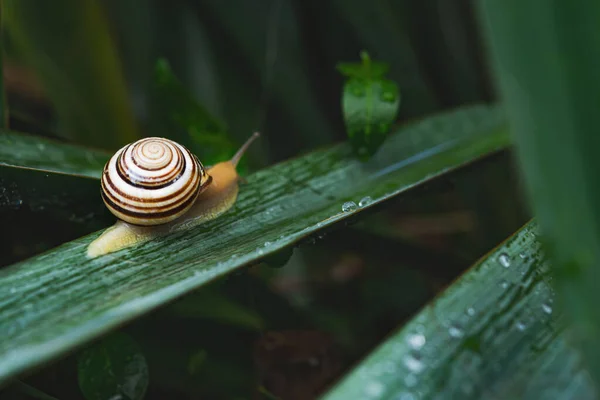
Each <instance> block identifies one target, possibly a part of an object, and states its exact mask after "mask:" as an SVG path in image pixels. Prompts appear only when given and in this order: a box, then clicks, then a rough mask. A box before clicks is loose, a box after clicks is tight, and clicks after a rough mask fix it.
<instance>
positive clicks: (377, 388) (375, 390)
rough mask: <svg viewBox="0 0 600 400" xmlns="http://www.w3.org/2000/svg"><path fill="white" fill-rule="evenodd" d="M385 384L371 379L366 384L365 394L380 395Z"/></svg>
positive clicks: (370, 395)
mask: <svg viewBox="0 0 600 400" xmlns="http://www.w3.org/2000/svg"><path fill="white" fill-rule="evenodd" d="M384 390H385V386H383V384H382V383H381V382H377V381H371V382H369V383H367V384H366V386H365V394H366V395H367V396H369V397H379V396H381V395H382V394H383V391H384Z"/></svg>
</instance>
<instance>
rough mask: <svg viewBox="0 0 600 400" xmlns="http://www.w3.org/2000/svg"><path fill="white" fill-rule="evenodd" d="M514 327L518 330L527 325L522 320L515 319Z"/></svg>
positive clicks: (523, 328) (522, 329)
mask: <svg viewBox="0 0 600 400" xmlns="http://www.w3.org/2000/svg"><path fill="white" fill-rule="evenodd" d="M515 327H516V328H517V329H518V330H520V331H524V330H525V329H526V328H527V325H525V323H523V322H522V321H517V323H516V324H515Z"/></svg>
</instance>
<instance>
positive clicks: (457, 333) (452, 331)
mask: <svg viewBox="0 0 600 400" xmlns="http://www.w3.org/2000/svg"><path fill="white" fill-rule="evenodd" d="M448 334H449V335H450V336H452V337H453V338H461V337H462V336H463V335H464V333H463V331H462V329H461V328H460V327H459V326H458V325H451V326H450V328H448Z"/></svg>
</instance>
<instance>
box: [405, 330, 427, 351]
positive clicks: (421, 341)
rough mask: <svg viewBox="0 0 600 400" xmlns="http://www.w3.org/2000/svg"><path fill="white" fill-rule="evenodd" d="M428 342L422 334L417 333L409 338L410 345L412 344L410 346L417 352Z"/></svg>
mask: <svg viewBox="0 0 600 400" xmlns="http://www.w3.org/2000/svg"><path fill="white" fill-rule="evenodd" d="M426 342H427V340H426V339H425V335H423V334H422V333H415V334H413V335H410V336H409V337H408V343H409V344H410V346H411V347H412V348H413V349H416V350H418V349H420V348H421V347H423V346H424V345H425V343H426Z"/></svg>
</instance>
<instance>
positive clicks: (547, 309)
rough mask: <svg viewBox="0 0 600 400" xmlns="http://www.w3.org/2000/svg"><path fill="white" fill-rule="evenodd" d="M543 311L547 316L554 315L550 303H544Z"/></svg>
mask: <svg viewBox="0 0 600 400" xmlns="http://www.w3.org/2000/svg"><path fill="white" fill-rule="evenodd" d="M542 310H543V311H544V312H545V313H546V314H552V306H551V305H550V304H548V303H544V304H542Z"/></svg>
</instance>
